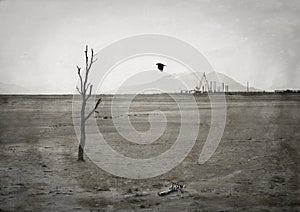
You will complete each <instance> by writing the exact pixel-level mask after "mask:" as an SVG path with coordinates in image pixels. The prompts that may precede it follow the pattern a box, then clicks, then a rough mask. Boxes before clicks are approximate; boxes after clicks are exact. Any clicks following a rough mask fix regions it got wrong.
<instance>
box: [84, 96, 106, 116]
mask: <svg viewBox="0 0 300 212" xmlns="http://www.w3.org/2000/svg"><path fill="white" fill-rule="evenodd" d="M101 102H102V99H101V98H100V99H98V101H97V103H96V105H95V108H94V109H93V110H92V111H91V112H90V113H89V114H88V115H87V116H86V117H85V119H84V120H85V121H86V120H87V119H88V118H90V117H91V115H92V114H93V113H94V112H95V110H96V109H97V107H98V106H99V104H100V103H101Z"/></svg>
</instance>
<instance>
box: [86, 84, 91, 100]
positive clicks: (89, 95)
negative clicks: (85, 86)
mask: <svg viewBox="0 0 300 212" xmlns="http://www.w3.org/2000/svg"><path fill="white" fill-rule="evenodd" d="M92 89H93V85H91V86H90V92H89V94H88V96H87V97H86V101H87V100H88V99H89V98H90V97H91V95H92Z"/></svg>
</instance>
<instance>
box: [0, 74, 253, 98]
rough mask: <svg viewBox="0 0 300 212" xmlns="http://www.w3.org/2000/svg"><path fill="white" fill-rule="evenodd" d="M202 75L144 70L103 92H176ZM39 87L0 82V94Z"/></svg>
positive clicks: (233, 87) (224, 79)
mask: <svg viewBox="0 0 300 212" xmlns="http://www.w3.org/2000/svg"><path fill="white" fill-rule="evenodd" d="M202 76H203V72H190V73H179V74H169V73H165V72H159V71H157V70H153V71H146V72H142V73H138V74H135V75H134V76H133V77H131V78H129V80H127V81H126V83H124V84H123V85H122V87H121V88H120V89H118V90H117V89H114V90H111V91H108V92H105V93H112V94H114V93H117V94H137V93H162V92H170V93H174V92H176V93H178V92H180V91H181V90H191V89H194V88H195V87H196V86H199V82H200V79H201V77H202ZM206 77H207V80H208V83H209V84H210V82H211V81H212V83H213V82H214V81H215V82H216V87H218V86H220V87H221V86H222V83H225V85H228V86H229V91H246V89H247V88H246V86H245V85H242V84H240V83H238V82H236V81H235V80H233V79H232V78H230V77H228V76H226V75H225V74H221V73H215V72H210V73H207V74H206ZM115 87H116V86H115ZM40 89H41V88H40ZM40 89H32V88H31V89H28V88H24V87H22V86H18V85H14V84H6V83H1V82H0V94H43V92H38V91H37V90H40ZM250 91H258V89H255V88H253V87H251V88H250ZM47 93H53V92H47ZM54 93H55V92H54ZM70 93H72V92H70Z"/></svg>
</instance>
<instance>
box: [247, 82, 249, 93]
mask: <svg viewBox="0 0 300 212" xmlns="http://www.w3.org/2000/svg"><path fill="white" fill-rule="evenodd" d="M247 92H249V82H248V81H247Z"/></svg>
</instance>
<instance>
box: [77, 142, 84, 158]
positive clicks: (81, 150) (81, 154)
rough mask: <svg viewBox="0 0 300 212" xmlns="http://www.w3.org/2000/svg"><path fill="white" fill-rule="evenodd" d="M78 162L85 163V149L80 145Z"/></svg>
mask: <svg viewBox="0 0 300 212" xmlns="http://www.w3.org/2000/svg"><path fill="white" fill-rule="evenodd" d="M78 161H84V159H83V148H82V147H81V145H80V144H79V147H78Z"/></svg>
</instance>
